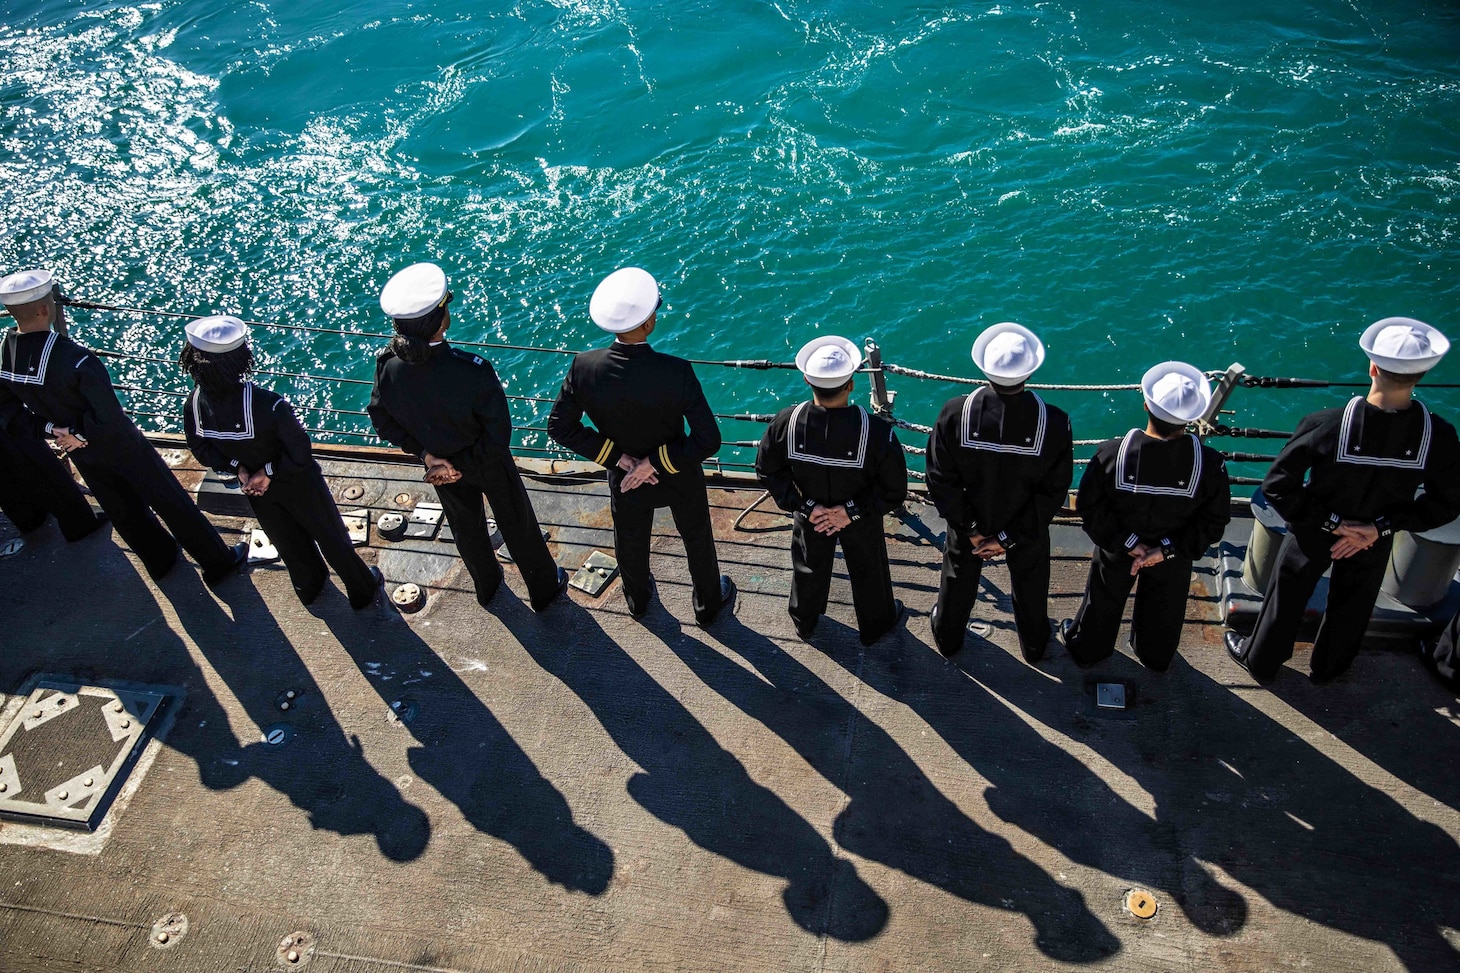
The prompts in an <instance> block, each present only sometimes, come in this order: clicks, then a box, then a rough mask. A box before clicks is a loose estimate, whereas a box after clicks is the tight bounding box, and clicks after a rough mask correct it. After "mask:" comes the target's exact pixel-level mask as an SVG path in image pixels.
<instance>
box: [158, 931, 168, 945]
mask: <svg viewBox="0 0 1460 973" xmlns="http://www.w3.org/2000/svg"><path fill="white" fill-rule="evenodd" d="M169 938H170V937H169V936H168V935H167V933H166V932H160V933H158V934H157V941H158V942H159V943H165V942H167V940H168V939H169Z"/></svg>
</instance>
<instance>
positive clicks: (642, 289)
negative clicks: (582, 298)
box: [588, 267, 660, 334]
mask: <svg viewBox="0 0 1460 973" xmlns="http://www.w3.org/2000/svg"><path fill="white" fill-rule="evenodd" d="M659 304H660V300H659V283H658V282H657V281H656V280H654V276H653V275H652V274H650V273H649V272H648V271H647V270H640V269H639V268H638V267H621V268H619V269H618V270H615V271H614V272H613V273H611V274H609V275H608V276H607V277H605V278H603V280H601V281H599V284H598V286H597V287H595V288H594V289H593V299H592V300H590V301H589V302H588V316H589V317H590V318H592V319H593V323H594V324H596V325H598V326H599V327H600V328H602V329H603V330H604V331H608V332H610V333H612V334H623V333H624V332H625V331H632V330H634V329H635V328H637V327H638V326H639V325H641V324H643V323H644V322H645V321H647V320H649V315H651V314H653V313H654V312H655V311H657V310H659Z"/></svg>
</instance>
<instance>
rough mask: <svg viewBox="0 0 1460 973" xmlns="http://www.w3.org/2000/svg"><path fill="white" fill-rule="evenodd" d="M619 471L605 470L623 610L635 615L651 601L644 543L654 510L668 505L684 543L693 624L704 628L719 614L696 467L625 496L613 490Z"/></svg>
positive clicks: (710, 531) (716, 568)
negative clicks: (691, 584) (625, 606)
mask: <svg viewBox="0 0 1460 973" xmlns="http://www.w3.org/2000/svg"><path fill="white" fill-rule="evenodd" d="M623 477H624V474H623V471H622V470H619V469H617V468H614V469H610V470H609V471H608V491H609V506H610V510H611V512H612V514H613V546H614V551H615V553H616V554H617V556H618V570H619V576H620V577H621V578H622V579H623V584H624V601H626V602H628V606H629V611H630V612H632V613H633V614H635V615H641V614H643V613H644V612H645V611H647V610H648V609H649V599H650V598H651V597H652V589H651V588H650V583H651V582H652V581H653V578H654V575H653V574H652V573H651V572H650V570H649V540H650V535H651V534H652V532H653V529H654V511H655V510H658V509H659V508H660V507H668V508H669V512H670V514H671V515H672V516H673V517H674V526H675V528H676V529H677V530H678V531H679V537H680V539H681V540H683V541H684V556H685V560H686V561H688V562H689V576H690V581H691V582H692V583H693V585H694V612H695V621H697V622H699V623H700V624H702V625H703V624H705V623H707V622H709V621H710V619H712V618H714V617H715V615H717V614H718V613H719V611H720V608H721V606H722V599H721V597H720V560H719V558H718V557H717V556H716V554H715V531H714V528H713V526H711V524H710V496H709V491H708V489H707V488H706V486H705V475H704V472H703V471H702V470H700V469H699V468H698V467H696V468H695V469H690V470H684V471H682V472H680V473H676V474H673V475H672V476H666V477H663V478H661V479H660V481H659V482H658V483H657V484H655V483H645V484H643V485H642V486H639V487H636V488H634V489H632V490H630V491H628V492H627V493H625V492H623V491H621V490H620V489H619V483H620V482H621V481H622V480H623Z"/></svg>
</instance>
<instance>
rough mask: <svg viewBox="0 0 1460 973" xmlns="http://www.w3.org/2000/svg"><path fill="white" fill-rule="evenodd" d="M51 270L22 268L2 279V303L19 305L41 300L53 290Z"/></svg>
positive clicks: (0, 299) (0, 284) (0, 301)
mask: <svg viewBox="0 0 1460 973" xmlns="http://www.w3.org/2000/svg"><path fill="white" fill-rule="evenodd" d="M52 286H53V284H52V282H51V272H50V271H49V270H22V271H20V272H18V273H14V274H11V275H10V276H9V277H6V278H5V279H4V280H0V304H4V305H5V306H6V307H19V306H20V305H22V304H30V303H33V302H35V301H39V300H40V299H41V298H43V297H45V296H46V295H47V294H49V293H50V292H51V288H52Z"/></svg>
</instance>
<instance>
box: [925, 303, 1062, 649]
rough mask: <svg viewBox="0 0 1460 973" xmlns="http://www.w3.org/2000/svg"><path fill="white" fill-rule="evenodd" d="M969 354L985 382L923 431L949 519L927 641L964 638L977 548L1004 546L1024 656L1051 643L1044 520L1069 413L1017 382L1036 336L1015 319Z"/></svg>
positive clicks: (1034, 363)
mask: <svg viewBox="0 0 1460 973" xmlns="http://www.w3.org/2000/svg"><path fill="white" fill-rule="evenodd" d="M973 361H974V364H975V365H977V366H978V368H979V370H980V371H982V372H983V373H984V374H985V375H986V376H988V379H989V382H990V383H991V384H990V387H989V388H984V389H979V390H978V391H977V392H973V393H971V394H969V395H960V396H958V397H956V398H953V399H949V400H948V402H947V403H946V404H945V405H944V406H943V411H942V413H941V414H940V415H939V416H938V421H937V422H936V423H935V424H934V426H933V431H932V433H931V434H930V435H929V436H928V495H929V496H930V497H931V498H932V500H933V503H934V504H935V505H936V506H937V508H938V513H940V514H942V515H943V519H944V520H946V521H947V522H948V530H947V534H946V538H945V540H944V544H943V574H942V579H941V582H940V584H939V586H938V604H937V606H936V607H935V608H934V609H933V615H932V630H933V642H934V644H935V645H936V646H937V648H938V651H939V652H941V653H942V654H943V655H945V656H951V655H953V654H954V653H955V652H957V651H958V650H959V649H960V648H962V647H963V638H964V634H965V632H966V631H967V629H968V618H969V616H970V615H971V614H972V613H973V606H974V602H975V601H977V599H978V582H979V577H980V575H981V574H982V571H983V562H984V559H985V558H990V557H999V556H1003V557H1004V558H1006V559H1007V562H1008V565H1009V580H1010V589H1011V590H1010V594H1011V596H1012V598H1013V601H1014V622H1015V626H1016V628H1017V629H1018V632H1019V646H1020V648H1021V649H1022V651H1023V654H1024V658H1025V660H1026V661H1028V662H1037V661H1039V659H1041V658H1042V657H1043V656H1044V650H1045V648H1046V646H1047V645H1048V644H1049V525H1050V522H1051V521H1052V520H1054V516H1055V514H1057V513H1059V510H1060V507H1062V506H1063V505H1064V502H1065V497H1066V496H1067V495H1068V493H1069V489H1070V478H1071V476H1072V475H1073V473H1074V452H1073V451H1074V446H1073V443H1072V433H1071V432H1070V417H1069V416H1068V415H1066V414H1065V413H1064V412H1063V411H1061V410H1060V409H1057V408H1055V407H1054V406H1052V405H1049V404H1047V403H1046V402H1045V401H1044V400H1043V399H1041V398H1040V397H1039V396H1038V395H1036V394H1034V393H1033V392H1030V391H1028V390H1026V389H1025V388H1024V383H1025V382H1026V381H1028V379H1029V376H1031V375H1033V374H1034V372H1035V370H1036V369H1038V368H1039V366H1040V365H1042V364H1044V345H1043V344H1042V343H1041V342H1040V340H1039V338H1037V337H1036V336H1035V335H1034V333H1033V332H1032V331H1030V330H1028V329H1027V328H1023V327H1021V326H1019V325H1017V324H1013V323H1008V322H1006V323H1003V324H996V325H994V326H993V327H991V328H988V329H986V330H985V331H984V332H983V333H982V334H980V335H979V336H978V339H977V340H976V341H975V342H974V344H973Z"/></svg>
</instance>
